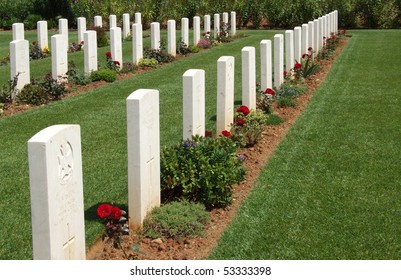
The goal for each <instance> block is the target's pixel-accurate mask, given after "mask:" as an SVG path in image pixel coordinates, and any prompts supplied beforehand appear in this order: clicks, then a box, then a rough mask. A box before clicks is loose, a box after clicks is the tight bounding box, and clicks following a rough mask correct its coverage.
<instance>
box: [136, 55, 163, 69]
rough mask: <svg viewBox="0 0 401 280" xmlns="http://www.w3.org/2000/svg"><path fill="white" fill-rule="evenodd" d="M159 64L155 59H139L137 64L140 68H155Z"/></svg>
mask: <svg viewBox="0 0 401 280" xmlns="http://www.w3.org/2000/svg"><path fill="white" fill-rule="evenodd" d="M158 64H159V63H158V62H157V60H156V58H144V57H143V58H141V59H140V60H139V62H138V66H140V67H156V66H157V65H158Z"/></svg>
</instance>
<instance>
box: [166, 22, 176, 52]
mask: <svg viewBox="0 0 401 280" xmlns="http://www.w3.org/2000/svg"><path fill="white" fill-rule="evenodd" d="M167 38H168V39H167V53H168V54H169V55H172V56H176V55H177V41H176V24H175V20H173V19H170V20H168V21H167Z"/></svg>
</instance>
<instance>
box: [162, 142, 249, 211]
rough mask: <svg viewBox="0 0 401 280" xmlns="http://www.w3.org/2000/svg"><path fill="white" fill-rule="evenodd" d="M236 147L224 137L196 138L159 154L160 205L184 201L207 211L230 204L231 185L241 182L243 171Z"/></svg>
mask: <svg viewBox="0 0 401 280" xmlns="http://www.w3.org/2000/svg"><path fill="white" fill-rule="evenodd" d="M236 149H237V147H236V145H235V143H233V142H232V141H231V140H230V139H228V138H225V137H217V138H212V137H199V136H194V137H193V138H192V139H187V140H185V141H181V142H180V143H179V144H177V145H174V146H172V147H167V148H164V149H163V150H162V151H161V163H160V165H161V167H160V168H161V194H162V200H163V201H172V200H177V199H187V200H189V201H192V202H199V203H202V204H204V205H205V206H206V207H207V208H208V209H210V208H214V207H226V206H228V205H230V204H231V202H232V185H233V184H235V183H239V182H241V181H242V180H243V179H244V176H245V169H244V168H243V167H242V164H241V161H240V159H239V158H238V157H237V154H236Z"/></svg>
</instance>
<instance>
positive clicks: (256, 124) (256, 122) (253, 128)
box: [230, 106, 267, 147]
mask: <svg viewBox="0 0 401 280" xmlns="http://www.w3.org/2000/svg"><path fill="white" fill-rule="evenodd" d="M266 125H267V115H266V114H265V113H264V112H263V111H261V110H249V109H248V108H247V107H246V106H241V107H239V108H238V109H237V112H236V113H235V114H234V123H233V124H232V126H231V130H230V132H231V139H232V140H233V141H234V142H235V143H236V144H237V145H238V146H239V147H252V146H254V145H255V144H256V143H257V142H258V141H259V140H260V139H261V138H262V132H263V131H264V129H265V127H266Z"/></svg>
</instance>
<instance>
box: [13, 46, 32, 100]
mask: <svg viewBox="0 0 401 280" xmlns="http://www.w3.org/2000/svg"><path fill="white" fill-rule="evenodd" d="M17 75H18V81H17V85H16V87H15V89H16V90H21V89H22V88H23V87H24V86H25V85H26V84H29V83H30V82H31V74H30V68H29V42H28V41H27V40H14V41H11V42H10V78H11V80H13V79H14V78H15V77H16V76H17ZM15 95H16V92H12V93H11V98H12V99H14V98H15Z"/></svg>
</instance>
